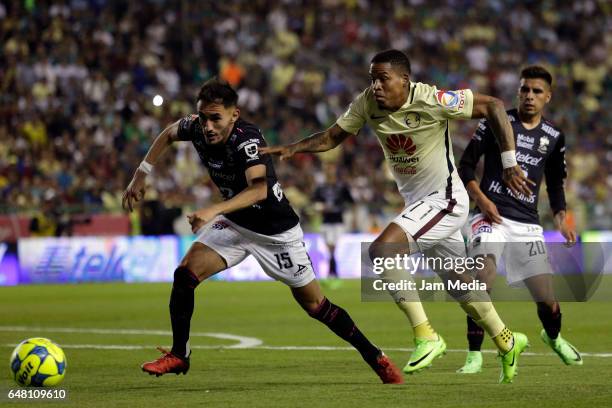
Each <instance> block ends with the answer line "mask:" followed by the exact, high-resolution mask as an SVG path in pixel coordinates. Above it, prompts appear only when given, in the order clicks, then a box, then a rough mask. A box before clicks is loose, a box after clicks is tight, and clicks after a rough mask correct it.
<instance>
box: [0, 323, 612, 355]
mask: <svg viewBox="0 0 612 408" xmlns="http://www.w3.org/2000/svg"><path fill="white" fill-rule="evenodd" d="M26 331H28V332H29V331H35V332H50V333H90V334H110V335H116V334H137V335H163V336H171V335H172V332H170V331H167V330H137V329H96V328H76V327H75V328H71V327H26V326H0V332H26ZM191 336H192V337H214V338H218V339H225V340H236V341H238V344H232V345H214V346H213V345H210V346H199V345H190V346H189V347H190V348H191V349H194V350H198V349H199V350H210V349H256V350H285V351H351V350H354V349H353V348H352V347H334V346H263V345H262V344H263V341H262V340H260V339H257V338H254V337H244V336H236V335H233V334H226V333H191ZM15 346H16V344H0V347H15ZM61 347H62V348H67V349H92V350H144V349H154V348H155V346H154V345H125V344H124V345H120V344H61ZM385 350H386V351H403V352H410V351H413V350H414V349H413V348H405V347H386V348H385ZM446 351H447V352H450V353H465V349H447V350H446ZM482 352H483V353H489V354H494V353H497V350H482ZM580 354H581V355H582V356H583V357H603V358H610V357H612V353H590V352H581V353H580ZM522 355H524V356H554V355H555V354H554V353H533V352H529V351H526V352H524V353H522Z"/></svg>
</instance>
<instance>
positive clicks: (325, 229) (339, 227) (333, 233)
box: [321, 223, 346, 246]
mask: <svg viewBox="0 0 612 408" xmlns="http://www.w3.org/2000/svg"><path fill="white" fill-rule="evenodd" d="M345 232H346V228H345V227H344V224H341V223H335V224H322V225H321V234H322V235H323V239H324V240H325V243H326V244H327V245H329V246H336V244H337V243H338V240H340V236H341V235H342V234H344V233H345Z"/></svg>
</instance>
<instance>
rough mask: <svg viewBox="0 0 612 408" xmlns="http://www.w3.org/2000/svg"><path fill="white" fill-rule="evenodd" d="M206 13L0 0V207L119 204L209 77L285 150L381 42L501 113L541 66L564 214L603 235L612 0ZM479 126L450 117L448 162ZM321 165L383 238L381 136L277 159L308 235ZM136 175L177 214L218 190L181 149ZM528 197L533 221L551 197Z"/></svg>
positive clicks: (232, 8) (280, 6) (345, 1)
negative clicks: (562, 171)
mask: <svg viewBox="0 0 612 408" xmlns="http://www.w3.org/2000/svg"><path fill="white" fill-rule="evenodd" d="M207 3H208V4H207V6H206V7H204V6H202V4H200V3H199V2H188V1H183V2H179V1H166V0H149V1H146V2H127V1H113V0H64V1H54V2H52V3H51V4H50V5H49V4H47V3H46V2H36V1H35V0H30V1H24V2H11V1H0V211H2V212H4V213H24V214H26V213H29V212H31V211H33V210H35V209H36V208H38V207H40V206H41V205H42V203H44V202H49V201H52V202H53V203H54V205H55V206H57V207H59V208H62V210H64V211H75V212H79V213H96V212H117V213H119V212H121V194H122V192H123V190H124V188H125V186H126V185H127V182H128V181H129V178H130V177H131V175H132V173H133V171H134V169H135V167H136V166H137V165H138V163H139V160H140V158H141V157H142V156H143V154H144V152H146V149H147V148H148V146H149V145H150V143H151V141H152V140H153V138H154V137H155V136H156V135H157V134H158V132H159V131H160V130H161V129H163V127H164V126H166V125H167V124H169V123H171V122H174V121H175V120H177V119H179V118H180V117H182V116H184V115H186V114H188V113H191V112H193V110H194V99H195V95H196V93H197V91H198V89H199V86H200V85H201V84H202V82H203V81H204V80H206V79H208V78H210V77H211V76H213V75H219V76H220V77H222V78H224V79H226V80H227V81H229V82H230V83H231V84H232V85H233V86H234V87H236V89H238V90H239V96H240V100H239V103H240V106H241V107H242V115H243V117H245V118H246V119H247V120H251V121H253V122H255V123H256V124H258V125H260V126H261V127H262V130H263V132H264V135H265V136H266V138H267V140H268V143H269V144H277V143H288V142H291V141H294V140H297V139H299V138H301V137H304V136H306V135H308V134H310V133H312V132H313V131H315V130H318V129H320V128H322V127H324V126H327V125H330V124H331V123H333V121H334V120H335V119H336V118H337V116H338V115H340V114H341V113H342V112H344V109H345V108H346V106H347V105H348V103H349V102H350V100H351V99H352V97H353V96H354V95H355V94H356V93H357V92H359V91H360V90H362V89H363V88H365V87H366V86H368V80H369V79H368V74H367V69H368V66H369V60H370V58H371V56H372V55H373V54H374V53H375V52H376V51H378V50H381V49H385V48H390V47H393V48H398V49H402V50H405V51H406V52H407V53H408V54H409V55H410V57H411V61H412V68H413V75H412V78H413V80H416V81H420V82H426V83H431V84H436V85H437V86H438V87H440V88H445V89H458V88H466V87H469V88H471V89H473V90H476V91H479V92H482V93H487V94H491V95H496V96H498V97H500V98H502V99H503V100H504V101H505V102H506V105H507V107H508V108H510V107H511V106H512V105H513V104H514V102H515V94H516V89H517V84H518V74H519V69H520V67H521V66H523V65H526V64H528V63H540V64H543V65H545V66H546V67H547V68H549V69H550V70H551V71H552V72H553V73H554V77H555V83H554V95H553V101H552V103H551V106H550V107H549V108H548V113H547V116H548V118H549V119H551V120H552V121H553V122H555V123H556V124H557V125H558V126H560V127H561V128H562V129H563V130H564V131H565V133H566V138H567V144H568V147H569V150H568V155H567V160H568V165H569V179H568V182H567V195H568V204H569V206H570V208H571V209H572V212H573V214H574V218H575V221H576V224H577V227H578V228H579V229H580V230H581V229H587V228H592V229H593V228H597V229H612V193H611V190H612V176H611V174H612V172H611V171H610V170H611V166H610V161H611V159H612V152H611V151H610V145H611V144H612V132H611V124H612V121H611V118H610V109H611V105H610V101H611V95H612V94H611V92H610V89H611V88H612V79H611V77H610V75H609V68H610V66H611V65H612V53H611V52H610V48H611V46H612V34H611V33H612V30H610V26H611V24H612V18H611V13H610V11H611V8H612V7H611V6H610V3H609V2H605V1H595V0H571V1H565V0H550V1H546V2H540V1H499V0H488V1H469V0H445V1H440V2H426V1H424V0H405V1H401V0H395V1H392V0H384V1H380V0H319V1H314V0H311V1H309V0H301V1H300V0H284V1H278V2H269V1H265V0H252V1H249V2H242V1H236V0H226V1H223V2H207ZM434 3H435V4H436V5H435V6H434V5H433V4H434ZM155 95H160V96H162V97H163V103H162V104H161V106H155V105H154V104H153V102H152V100H153V97H154V96H155ZM158 99H159V98H158ZM475 128H476V122H475V121H466V122H461V123H460V124H459V125H455V128H454V129H453V134H454V144H455V158H456V159H457V160H458V158H459V156H460V153H461V151H462V149H463V147H464V146H465V145H466V144H467V142H468V140H469V138H470V137H471V134H472V133H473V131H474V130H475ZM326 162H335V163H338V172H339V177H340V178H341V179H342V180H344V181H346V182H347V183H348V184H349V186H350V189H351V192H352V195H353V197H354V200H355V202H356V207H355V209H354V211H351V213H352V214H356V216H353V217H349V223H350V224H351V227H352V228H353V229H355V230H360V231H369V230H374V229H376V228H379V227H380V226H382V225H384V224H385V223H386V221H387V220H388V219H389V218H390V217H392V216H394V215H395V214H396V213H397V211H398V209H399V208H400V207H401V206H402V204H403V201H402V200H401V198H400V197H399V195H398V194H397V193H396V188H395V187H394V185H393V181H392V179H391V178H390V175H389V174H388V172H387V171H386V170H385V168H384V164H383V156H382V150H381V149H380V148H379V147H378V142H377V141H376V139H375V138H374V137H373V135H372V134H369V133H368V132H364V133H363V134H361V135H359V137H357V138H354V140H351V141H349V142H348V143H345V144H344V145H343V147H342V148H339V149H336V150H334V151H331V152H329V154H323V155H319V156H311V155H301V156H298V157H297V158H296V159H295V160H293V161H290V162H282V163H278V164H277V166H276V167H277V172H278V173H279V178H280V179H281V182H282V184H283V186H284V189H285V192H286V194H287V196H288V197H289V199H290V201H291V202H292V204H293V206H294V207H295V208H296V209H298V210H299V211H300V212H301V215H302V218H303V219H304V221H305V222H304V223H303V225H304V226H306V227H308V226H310V228H316V223H317V219H318V217H317V215H316V214H315V212H314V210H313V206H312V205H311V203H312V200H311V193H312V192H313V191H314V190H315V188H316V186H317V185H318V184H319V183H321V182H323V181H324V171H323V169H324V165H325V163H326ZM150 181H151V184H152V187H151V189H150V191H148V193H147V197H148V199H149V200H153V201H154V202H157V203H161V205H162V206H163V207H165V208H169V209H175V210H176V209H183V213H184V212H185V211H186V210H187V209H190V208H191V209H193V208H195V207H202V206H204V205H206V203H207V202H209V201H210V200H214V199H216V195H217V193H216V192H215V191H214V188H213V187H212V183H211V182H210V180H209V179H208V177H207V175H206V174H205V171H204V170H203V167H202V166H201V165H200V164H199V159H198V157H197V155H196V154H195V151H194V150H193V148H192V147H191V146H190V145H188V144H185V143H184V144H181V145H180V146H179V147H178V148H177V149H176V150H175V154H173V155H167V156H166V157H165V160H164V162H163V163H160V164H159V165H158V166H156V169H155V175H154V177H150ZM541 205H542V208H543V211H542V212H541V215H542V216H543V219H544V221H545V223H546V219H547V217H549V216H548V203H547V200H546V199H543V200H541ZM179 213H180V212H177V211H173V212H172V214H179ZM548 219H550V218H548ZM184 224H186V223H184ZM177 225H178V224H177ZM550 225H551V224H550V223H548V226H549V227H550ZM177 228H178V227H177ZM178 229H179V230H180V228H178Z"/></svg>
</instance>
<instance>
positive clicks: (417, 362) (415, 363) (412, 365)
mask: <svg viewBox="0 0 612 408" xmlns="http://www.w3.org/2000/svg"><path fill="white" fill-rule="evenodd" d="M432 352H433V350H431V351H430V352H429V353H427V354H425V355H424V356H423V357H421V358H419V359H418V360H417V361H415V362H413V363H410V367H414V366H415V365H417V364H419V363H420V362H421V361H423V360H425V359H426V358H427V356H428V355H430V354H431V353H432ZM513 364H514V363H513Z"/></svg>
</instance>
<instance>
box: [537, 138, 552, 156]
mask: <svg viewBox="0 0 612 408" xmlns="http://www.w3.org/2000/svg"><path fill="white" fill-rule="evenodd" d="M549 144H550V139H548V138H547V137H546V136H542V137H541V138H540V147H538V152H540V153H546V151H547V150H548V145H549Z"/></svg>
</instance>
